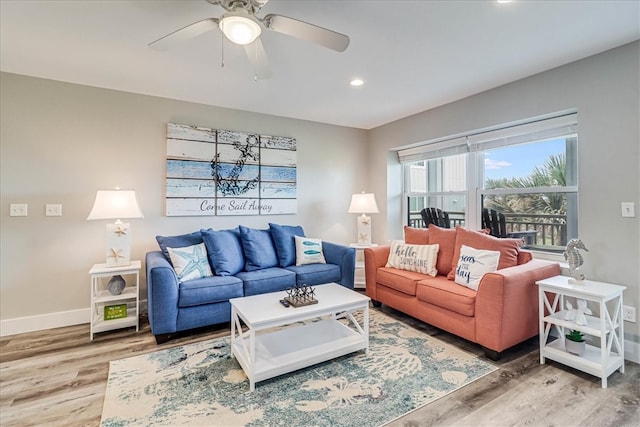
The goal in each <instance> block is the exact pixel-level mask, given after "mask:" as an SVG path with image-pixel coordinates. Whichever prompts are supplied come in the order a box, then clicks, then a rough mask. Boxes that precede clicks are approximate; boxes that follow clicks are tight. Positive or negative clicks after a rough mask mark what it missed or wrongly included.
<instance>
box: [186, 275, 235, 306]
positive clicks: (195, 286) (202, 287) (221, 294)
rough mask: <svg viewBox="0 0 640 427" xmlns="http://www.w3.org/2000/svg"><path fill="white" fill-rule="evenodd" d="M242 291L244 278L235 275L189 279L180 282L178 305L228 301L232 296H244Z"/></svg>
mask: <svg viewBox="0 0 640 427" xmlns="http://www.w3.org/2000/svg"><path fill="white" fill-rule="evenodd" d="M242 291H243V289H242V280H240V279H238V278H236V277H233V276H209V277H206V278H204V279H195V280H189V281H186V282H182V283H180V288H179V289H178V307H181V308H182V307H193V306H196V305H202V304H211V303H215V302H221V301H228V300H229V299H230V298H237V297H241V296H243V295H242Z"/></svg>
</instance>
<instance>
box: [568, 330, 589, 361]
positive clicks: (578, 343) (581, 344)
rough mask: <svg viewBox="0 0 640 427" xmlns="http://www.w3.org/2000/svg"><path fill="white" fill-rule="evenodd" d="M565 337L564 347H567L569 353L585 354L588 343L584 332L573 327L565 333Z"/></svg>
mask: <svg viewBox="0 0 640 427" xmlns="http://www.w3.org/2000/svg"><path fill="white" fill-rule="evenodd" d="M565 338H566V340H565V342H564V348H565V349H567V351H568V352H569V353H572V354H577V355H578V356H582V355H583V354H584V350H585V347H586V344H585V341H584V334H583V333H582V332H580V331H577V330H575V329H573V330H571V332H569V333H568V334H566V335H565Z"/></svg>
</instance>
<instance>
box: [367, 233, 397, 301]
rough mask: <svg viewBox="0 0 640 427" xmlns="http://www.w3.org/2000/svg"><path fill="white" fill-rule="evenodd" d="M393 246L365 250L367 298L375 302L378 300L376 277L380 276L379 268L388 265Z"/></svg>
mask: <svg viewBox="0 0 640 427" xmlns="http://www.w3.org/2000/svg"><path fill="white" fill-rule="evenodd" d="M390 251H391V246H389V245H386V246H374V247H371V248H365V250H364V274H365V283H366V285H365V286H366V289H367V296H368V297H369V298H371V299H372V300H374V301H377V299H376V291H377V287H376V276H377V274H378V268H380V267H384V266H385V265H387V260H388V259H389V252H390Z"/></svg>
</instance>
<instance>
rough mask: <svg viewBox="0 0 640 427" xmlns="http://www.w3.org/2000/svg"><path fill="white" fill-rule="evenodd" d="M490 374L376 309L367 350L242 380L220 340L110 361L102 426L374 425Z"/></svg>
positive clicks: (461, 353) (468, 357)
mask: <svg viewBox="0 0 640 427" xmlns="http://www.w3.org/2000/svg"><path fill="white" fill-rule="evenodd" d="M494 370H496V368H495V367H494V366H493V365H491V364H489V363H487V362H484V361H482V360H480V359H478V358H477V356H475V355H472V354H469V353H467V352H464V351H462V350H460V349H458V348H456V347H454V346H452V345H450V344H447V343H444V342H442V341H440V340H438V339H437V338H434V337H431V336H429V335H427V334H425V333H424V332H421V331H419V330H417V329H415V328H413V327H411V326H409V325H406V324H404V323H402V322H400V321H397V320H395V319H393V318H392V317H390V316H387V315H385V314H384V313H381V312H379V311H377V310H371V311H370V341H369V353H368V354H367V353H365V352H364V351H360V352H356V353H353V354H351V355H347V356H343V357H340V358H338V359H334V360H332V361H329V362H324V363H321V364H318V365H315V366H312V367H309V368H306V369H302V370H299V371H296V372H292V373H289V374H285V375H281V376H279V377H276V378H273V379H270V380H266V381H262V382H258V383H257V384H256V389H255V391H254V392H249V381H248V379H247V377H246V376H245V374H244V371H243V370H242V368H241V367H240V365H239V364H238V362H237V361H236V360H235V359H232V358H231V357H230V356H229V338H218V339H213V340H208V341H204V342H200V343H196V344H188V345H185V346H181V347H176V348H172V349H167V350H161V351H157V352H154V353H149V354H145V355H141V356H135V357H130V358H127V359H121V360H115V361H112V362H111V364H110V366H109V380H108V383H107V390H106V394H105V399H104V406H103V410H102V421H101V425H102V426H104V427H111V426H147V425H171V426H182V425H185V426H186V425H189V426H193V425H207V426H288V427H293V426H359V425H361V426H380V425H383V424H385V423H387V422H389V421H392V420H394V419H396V418H398V417H400V416H402V415H404V414H406V413H407V412H410V411H412V410H415V409H417V408H419V407H421V406H423V405H425V404H427V403H429V402H432V401H434V400H436V399H438V398H440V397H442V396H445V395H446V394H448V393H451V392H453V391H455V390H457V389H459V388H460V387H463V386H464V385H466V384H469V383H470V382H472V381H475V380H477V379H478V378H480V377H482V376H484V375H486V374H488V373H490V372H493V371H494Z"/></svg>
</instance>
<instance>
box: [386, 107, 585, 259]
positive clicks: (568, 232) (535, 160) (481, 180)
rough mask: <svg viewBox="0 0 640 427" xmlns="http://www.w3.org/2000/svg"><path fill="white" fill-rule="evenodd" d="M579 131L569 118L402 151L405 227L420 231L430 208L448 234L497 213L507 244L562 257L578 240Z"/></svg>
mask: <svg viewBox="0 0 640 427" xmlns="http://www.w3.org/2000/svg"><path fill="white" fill-rule="evenodd" d="M576 127H577V126H576V114H568V115H564V116H559V117H554V118H551V119H545V120H539V121H535V122H530V123H526V124H521V125H517V126H511V127H506V128H502V129H497V130H492V131H488V132H478V133H470V134H469V135H466V136H464V137H461V138H455V139H449V140H444V141H436V142H433V143H426V144H422V145H420V146H417V147H412V148H408V149H403V150H400V151H399V152H398V154H399V158H400V161H401V162H402V163H403V164H404V171H405V174H404V182H405V197H406V201H407V205H406V208H407V223H408V224H409V225H411V226H413V227H422V226H424V224H423V222H422V219H421V215H420V211H421V210H422V209H423V208H426V207H435V208H439V209H442V210H445V211H447V212H448V213H449V219H450V222H451V227H454V226H456V225H464V226H467V227H468V228H471V229H479V228H481V227H482V225H483V224H482V212H483V210H487V211H491V210H494V211H496V212H499V213H502V214H503V215H504V218H505V225H506V233H507V236H511V237H524V238H525V241H526V245H527V246H528V247H529V248H533V249H540V250H545V251H562V250H564V246H565V245H566V243H567V241H568V240H569V239H572V238H575V237H577V234H578V175H577V144H578V137H577V132H576Z"/></svg>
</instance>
